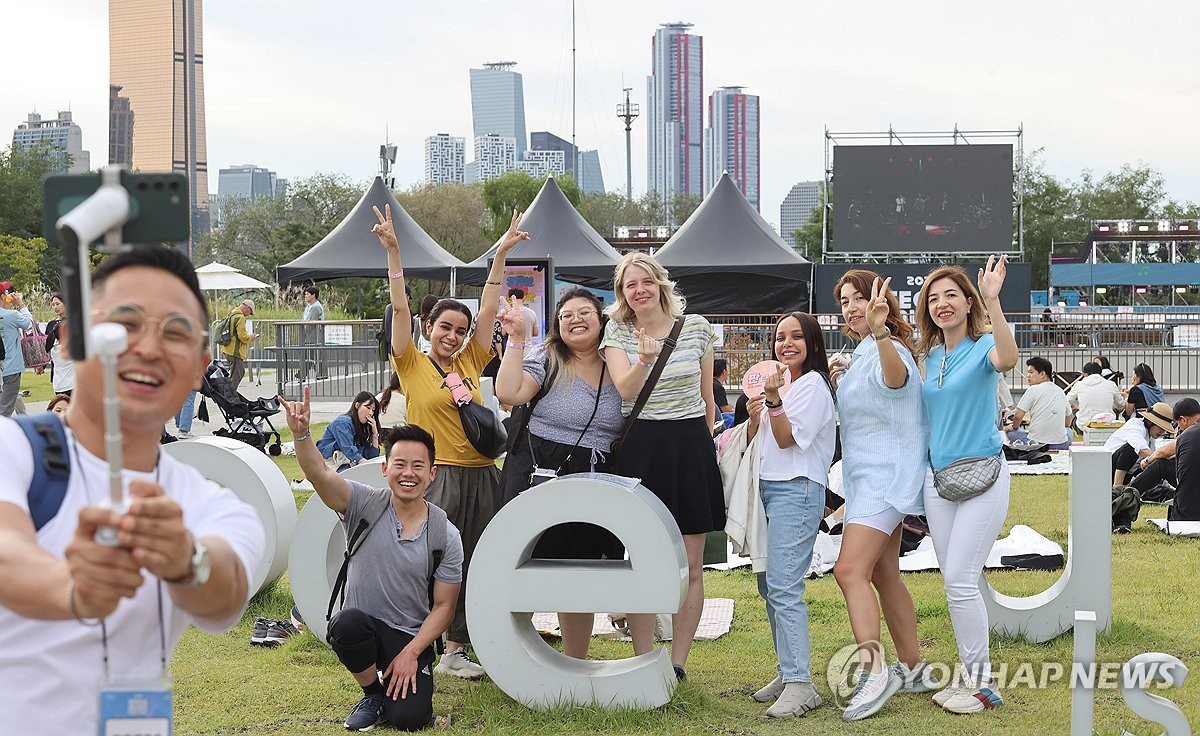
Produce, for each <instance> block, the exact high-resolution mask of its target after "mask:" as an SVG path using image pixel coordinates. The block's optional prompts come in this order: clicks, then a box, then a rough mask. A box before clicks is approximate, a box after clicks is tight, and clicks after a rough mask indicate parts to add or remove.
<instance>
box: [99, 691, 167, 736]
mask: <svg viewBox="0 0 1200 736" xmlns="http://www.w3.org/2000/svg"><path fill="white" fill-rule="evenodd" d="M172 709H173V698H172V689H171V680H170V678H167V677H162V676H150V677H122V678H114V679H112V680H109V681H107V682H105V683H104V685H103V686H102V687H101V688H100V736H171V734H172V733H173V731H172V716H173V710H172Z"/></svg>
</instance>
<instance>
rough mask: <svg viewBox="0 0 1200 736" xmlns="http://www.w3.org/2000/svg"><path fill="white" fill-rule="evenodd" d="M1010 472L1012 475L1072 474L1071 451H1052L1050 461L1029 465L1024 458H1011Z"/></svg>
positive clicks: (1009, 462) (1009, 463)
mask: <svg viewBox="0 0 1200 736" xmlns="http://www.w3.org/2000/svg"><path fill="white" fill-rule="evenodd" d="M1008 472H1009V473H1010V474H1012V475H1070V474H1071V453H1070V452H1069V451H1067V450H1059V451H1058V452H1051V453H1050V462H1048V463H1038V464H1037V465H1027V464H1025V461H1024V460H1009V461H1008Z"/></svg>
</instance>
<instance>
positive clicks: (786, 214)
mask: <svg viewBox="0 0 1200 736" xmlns="http://www.w3.org/2000/svg"><path fill="white" fill-rule="evenodd" d="M824 186H825V185H824V183H823V182H819V181H802V182H800V183H798V184H794V185H792V190H791V191H790V192H788V193H787V196H786V197H784V198H783V204H781V205H779V234H780V235H781V236H783V239H784V240H786V241H787V242H789V243H791V244H792V246H793V247H794V246H795V245H796V231H797V230H799V229H800V228H801V227H802V226H803V225H804V223H806V222H808V218H810V217H812V213H813V210H815V209H817V208H818V207H820V206H821V190H822V189H823V188H824Z"/></svg>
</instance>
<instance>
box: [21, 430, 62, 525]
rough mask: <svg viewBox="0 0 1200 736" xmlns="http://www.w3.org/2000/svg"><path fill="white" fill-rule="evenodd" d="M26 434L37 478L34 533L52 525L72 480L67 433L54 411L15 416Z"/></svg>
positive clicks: (31, 499) (31, 495) (32, 487)
mask: <svg viewBox="0 0 1200 736" xmlns="http://www.w3.org/2000/svg"><path fill="white" fill-rule="evenodd" d="M13 421H15V422H16V423H17V425H18V426H19V427H20V428H21V430H22V431H23V432H25V436H26V437H27V438H28V439H29V446H30V448H31V449H32V451H33V452H32V455H33V478H31V479H30V481H29V491H28V494H27V498H28V503H29V518H30V519H32V520H33V528H34V531H37V530H39V529H41V528H42V527H44V526H46V524H49V523H50V521H51V520H52V519H53V518H54V517H55V516H57V515H58V510H59V509H60V508H62V503H63V499H64V498H66V496H67V486H68V485H69V484H70V480H71V455H70V451H69V450H68V447H67V430H66V427H64V426H63V423H62V420H61V419H59V418H58V415H57V414H54V413H53V412H45V413H42V414H25V415H18V416H15V417H13Z"/></svg>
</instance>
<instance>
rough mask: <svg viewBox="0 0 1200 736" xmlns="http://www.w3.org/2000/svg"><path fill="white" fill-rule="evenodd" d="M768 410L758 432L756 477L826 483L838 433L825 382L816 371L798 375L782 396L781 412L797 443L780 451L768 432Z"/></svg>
mask: <svg viewBox="0 0 1200 736" xmlns="http://www.w3.org/2000/svg"><path fill="white" fill-rule="evenodd" d="M768 411H770V410H769V409H766V408H765V407H764V410H763V416H762V419H761V420H760V424H759V425H758V431H759V432H760V433H763V436H762V439H761V440H760V442H759V446H760V447H761V448H762V465H761V466H760V467H759V470H758V477H759V478H761V479H763V480H791V479H792V478H800V477H803V478H808V479H809V480H811V481H814V482H816V483H820V484H821V485H822V486H825V485H826V484H827V483H829V466H830V465H831V464H832V463H833V446H834V441H835V437H836V432H837V425H836V423H835V422H834V406H833V394H831V393H830V392H829V386H828V385H827V384H826V383H825V379H824V378H822V377H821V374H819V373H817V372H816V371H809V372H808V373H805V374H804V375H803V376H800V377H799V378H797V379H796V380H795V381H793V382H792V385H791V386H790V387H788V390H787V393H786V394H784V397H783V411H784V413H785V414H786V415H787V418H788V423H789V424H791V426H792V439H794V440H795V441H796V444H794V445H792V446H791V447H788V448H786V449H780V448H779V444H778V443H777V442H776V441H775V434H774V432H772V431H771V425H770V424H769V422H771V421H772V420H771V417H769V416H767V412H768Z"/></svg>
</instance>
